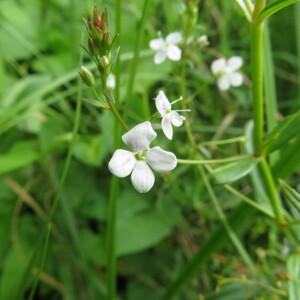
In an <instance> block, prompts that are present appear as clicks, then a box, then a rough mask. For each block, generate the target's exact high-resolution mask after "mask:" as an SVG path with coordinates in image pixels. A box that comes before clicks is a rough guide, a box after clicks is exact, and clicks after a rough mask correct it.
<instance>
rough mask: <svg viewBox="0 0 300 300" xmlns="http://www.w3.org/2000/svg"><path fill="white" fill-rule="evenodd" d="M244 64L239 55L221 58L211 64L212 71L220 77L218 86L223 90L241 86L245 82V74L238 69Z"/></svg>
mask: <svg viewBox="0 0 300 300" xmlns="http://www.w3.org/2000/svg"><path fill="white" fill-rule="evenodd" d="M242 65H243V59H242V58H241V57H239V56H232V57H231V58H229V59H228V60H226V59H225V58H220V59H217V60H215V61H214V62H213V63H212V65H211V70H212V73H213V74H214V75H215V76H217V77H218V87H219V89H220V90H222V91H226V90H228V89H229V88H230V87H231V86H240V85H242V83H243V76H242V74H241V73H240V72H238V70H239V69H240V68H241V66H242Z"/></svg>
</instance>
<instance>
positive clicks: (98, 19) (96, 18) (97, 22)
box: [93, 7, 102, 28]
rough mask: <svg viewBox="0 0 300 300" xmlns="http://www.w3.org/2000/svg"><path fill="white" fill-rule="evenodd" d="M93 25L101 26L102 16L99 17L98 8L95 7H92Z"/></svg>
mask: <svg viewBox="0 0 300 300" xmlns="http://www.w3.org/2000/svg"><path fill="white" fill-rule="evenodd" d="M93 25H94V26H95V27H99V28H101V26H102V18H101V15H100V13H99V10H98V9H97V7H94V12H93Z"/></svg>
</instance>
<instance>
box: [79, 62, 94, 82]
mask: <svg viewBox="0 0 300 300" xmlns="http://www.w3.org/2000/svg"><path fill="white" fill-rule="evenodd" d="M79 75H80V77H81V79H82V80H83V81H84V83H85V84H86V85H87V86H93V85H94V84H95V79H94V76H93V74H92V73H91V72H90V71H89V70H88V69H87V68H86V67H84V66H81V68H80V70H79Z"/></svg>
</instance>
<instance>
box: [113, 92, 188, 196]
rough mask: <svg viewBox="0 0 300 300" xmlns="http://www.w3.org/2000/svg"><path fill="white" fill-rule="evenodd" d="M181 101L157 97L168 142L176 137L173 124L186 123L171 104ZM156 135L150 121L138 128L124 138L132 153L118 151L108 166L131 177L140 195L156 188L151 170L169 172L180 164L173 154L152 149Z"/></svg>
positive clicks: (164, 96) (159, 95)
mask: <svg viewBox="0 0 300 300" xmlns="http://www.w3.org/2000/svg"><path fill="white" fill-rule="evenodd" d="M179 100H181V98H180V99H178V100H175V101H173V102H172V103H170V102H169V100H168V98H167V97H166V95H165V93H164V92H163V91H159V93H158V95H157V97H156V98H155V104H156V108H157V110H158V112H159V113H160V115H161V117H162V129H163V132H164V134H165V135H166V137H167V138H168V139H172V137H173V128H172V125H174V126H176V127H178V126H181V125H182V124H183V121H184V120H185V118H184V117H183V116H180V115H179V114H178V112H177V111H176V110H172V104H174V103H175V102H177V101H179ZM156 136H157V134H156V132H155V131H154V130H153V128H152V125H151V123H150V122H149V121H145V122H143V123H140V124H138V125H136V126H135V127H133V128H132V129H130V130H129V131H128V132H126V133H125V134H124V135H123V136H122V141H123V142H124V143H125V144H126V145H127V146H128V147H129V149H130V151H128V150H123V149H117V150H116V151H115V152H114V154H113V156H112V158H111V160H110V161H109V164H108V168H109V170H110V172H111V173H112V174H113V175H115V176H118V177H121V178H123V177H127V176H129V175H130V174H131V182H132V184H133V186H134V187H135V189H136V190H137V191H138V192H140V193H146V192H148V191H149V190H150V189H151V188H152V186H153V185H154V181H155V177H154V174H153V172H152V170H153V171H156V172H169V171H172V170H173V169H174V168H175V167H176V165H177V158H176V156H175V154H174V153H172V152H168V151H165V150H163V149H161V148H160V147H158V146H157V147H153V148H150V144H151V142H152V141H153V140H154V139H155V138H156Z"/></svg>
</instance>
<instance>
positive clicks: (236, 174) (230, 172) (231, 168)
mask: <svg viewBox="0 0 300 300" xmlns="http://www.w3.org/2000/svg"><path fill="white" fill-rule="evenodd" d="M256 164H257V160H256V159H254V158H249V159H245V160H241V161H238V162H234V163H230V164H227V165H224V166H222V167H219V168H216V169H214V171H213V173H212V174H213V176H214V178H215V181H216V183H219V184H225V183H229V182H234V181H236V180H239V179H240V178H242V177H244V176H246V175H247V174H249V173H250V172H251V170H252V169H253V168H254V167H255V165H256Z"/></svg>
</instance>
